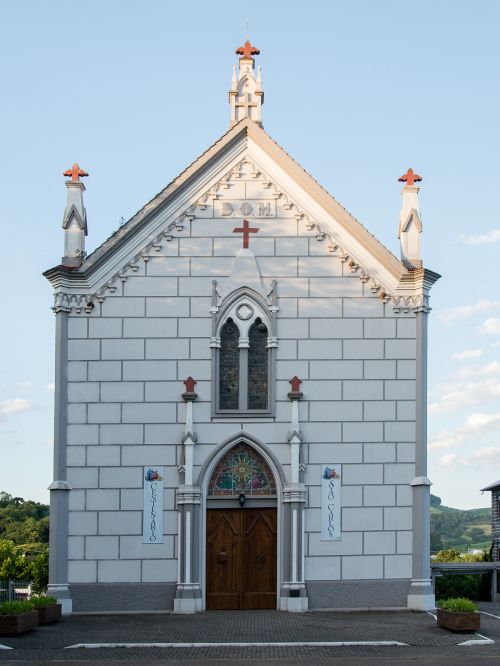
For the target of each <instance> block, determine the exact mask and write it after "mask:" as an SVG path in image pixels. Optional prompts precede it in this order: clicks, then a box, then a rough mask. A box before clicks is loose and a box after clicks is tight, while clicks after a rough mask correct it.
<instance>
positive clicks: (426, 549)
mask: <svg viewBox="0 0 500 666" xmlns="http://www.w3.org/2000/svg"><path fill="white" fill-rule="evenodd" d="M415 312H416V327H417V333H416V344H417V350H416V351H417V354H416V356H417V377H416V391H417V395H416V407H417V413H416V440H415V478H414V479H413V481H412V482H411V484H410V485H411V487H412V491H413V509H412V525H413V550H412V553H413V554H412V579H411V584H410V590H409V594H408V608H411V609H412V610H422V611H424V610H430V609H432V608H435V606H436V602H435V598H434V594H433V591H432V581H431V568H430V486H431V482H430V481H429V479H428V478H427V316H428V313H429V307H428V306H426V305H421V306H419V307H417V308H415Z"/></svg>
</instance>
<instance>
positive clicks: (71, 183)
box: [61, 162, 89, 267]
mask: <svg viewBox="0 0 500 666" xmlns="http://www.w3.org/2000/svg"><path fill="white" fill-rule="evenodd" d="M88 175H89V174H88V173H87V172H86V171H84V170H83V169H80V167H79V165H78V164H77V163H76V162H75V163H74V164H73V166H72V168H71V169H67V170H66V171H63V176H69V177H70V180H67V181H66V188H67V190H68V193H67V199H66V208H65V210H64V217H63V223H62V227H63V229H64V257H63V258H62V260H61V261H62V264H63V265H64V266H72V267H78V266H80V265H81V264H82V262H83V259H84V258H85V236H86V235H87V211H86V210H85V206H84V204H83V192H84V191H85V185H84V184H83V183H82V182H81V180H80V178H84V177H86V176H88Z"/></svg>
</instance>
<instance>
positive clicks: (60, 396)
mask: <svg viewBox="0 0 500 666" xmlns="http://www.w3.org/2000/svg"><path fill="white" fill-rule="evenodd" d="M67 368H68V313H67V312H66V311H64V310H63V309H62V308H61V309H59V308H58V309H57V311H56V358H55V394H54V481H53V482H52V483H51V484H50V486H49V490H50V537H49V585H48V588H47V594H48V595H49V596H52V597H56V599H57V600H58V601H59V602H60V603H61V604H62V612H63V615H71V611H72V601H71V597H70V593H69V585H68V505H69V493H68V491H69V490H71V487H70V486H69V484H68V482H67V480H66V437H67V423H68V419H67V405H68V379H67Z"/></svg>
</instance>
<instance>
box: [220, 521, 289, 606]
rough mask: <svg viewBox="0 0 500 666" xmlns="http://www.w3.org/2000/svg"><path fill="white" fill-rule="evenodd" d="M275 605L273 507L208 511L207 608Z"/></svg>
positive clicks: (274, 525)
mask: <svg viewBox="0 0 500 666" xmlns="http://www.w3.org/2000/svg"><path fill="white" fill-rule="evenodd" d="M244 608H246V609H258V608H276V509H209V510H208V511H207V609H208V610H211V609H222V610H224V609H225V610H235V609H244Z"/></svg>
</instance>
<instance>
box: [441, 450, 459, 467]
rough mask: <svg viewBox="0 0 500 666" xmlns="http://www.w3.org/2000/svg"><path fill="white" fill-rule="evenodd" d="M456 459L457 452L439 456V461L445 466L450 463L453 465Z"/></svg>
mask: <svg viewBox="0 0 500 666" xmlns="http://www.w3.org/2000/svg"><path fill="white" fill-rule="evenodd" d="M456 460H457V454H456V453H445V454H444V456H441V458H439V462H440V463H441V465H444V466H445V467H449V466H450V465H453V464H454V463H455V462H456Z"/></svg>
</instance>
